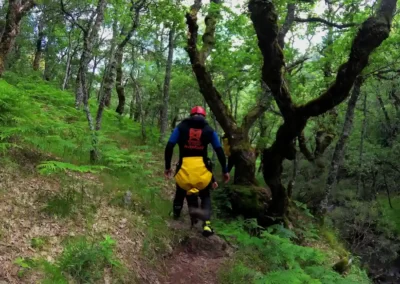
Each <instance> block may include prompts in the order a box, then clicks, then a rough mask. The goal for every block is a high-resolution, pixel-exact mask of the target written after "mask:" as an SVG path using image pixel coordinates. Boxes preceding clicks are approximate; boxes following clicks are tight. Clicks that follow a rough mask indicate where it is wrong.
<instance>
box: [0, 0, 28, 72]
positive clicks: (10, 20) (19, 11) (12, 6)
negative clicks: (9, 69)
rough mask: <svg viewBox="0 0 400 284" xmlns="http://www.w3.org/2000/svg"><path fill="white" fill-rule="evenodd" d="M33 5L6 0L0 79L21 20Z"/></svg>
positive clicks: (23, 0) (1, 41)
mask: <svg viewBox="0 0 400 284" xmlns="http://www.w3.org/2000/svg"><path fill="white" fill-rule="evenodd" d="M34 5H35V3H34V1H33V0H22V1H18V0H8V9H7V14H6V22H5V27H4V31H3V34H2V36H1V40H0V77H1V76H2V75H3V73H4V71H5V62H6V58H7V55H8V53H9V52H10V50H11V49H12V47H13V46H14V42H15V38H16V37H17V35H18V34H19V32H20V25H21V20H22V18H23V17H24V16H25V14H26V13H27V12H29V11H30V10H31V9H32V8H33V7H34Z"/></svg>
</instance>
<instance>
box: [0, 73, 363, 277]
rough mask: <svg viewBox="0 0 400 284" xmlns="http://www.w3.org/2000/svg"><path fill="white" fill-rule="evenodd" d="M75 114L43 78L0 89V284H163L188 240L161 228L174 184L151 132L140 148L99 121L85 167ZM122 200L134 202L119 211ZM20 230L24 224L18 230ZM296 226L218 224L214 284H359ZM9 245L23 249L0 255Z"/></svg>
mask: <svg viewBox="0 0 400 284" xmlns="http://www.w3.org/2000/svg"><path fill="white" fill-rule="evenodd" d="M72 106H73V96H72V95H71V94H70V93H68V92H62V91H59V90H57V89H56V88H54V87H52V86H51V85H49V84H48V83H44V82H42V81H40V79H36V78H33V77H32V78H24V81H23V82H21V80H20V79H19V78H18V76H16V75H13V74H7V76H6V77H5V80H0V120H1V126H0V135H1V136H0V137H1V138H2V141H0V148H1V149H3V150H4V156H3V159H2V169H3V170H2V171H3V174H4V176H6V177H7V179H6V180H8V182H7V183H5V182H3V183H2V184H1V186H2V187H1V188H0V210H2V211H5V212H6V211H7V210H12V209H10V208H11V207H13V206H14V207H13V208H16V209H15V210H14V211H15V212H14V211H12V213H11V215H10V213H9V216H11V218H10V219H8V220H5V219H3V220H1V223H0V252H2V253H4V255H5V256H6V257H8V259H6V262H3V266H4V267H3V271H5V270H4V269H7V271H8V272H7V273H3V274H4V275H2V274H1V273H2V272H0V279H1V277H3V278H6V277H9V278H10V279H11V278H12V279H14V281H17V282H18V283H33V282H32V280H33V279H47V280H48V281H49V282H47V283H66V281H67V280H68V281H70V282H71V281H72V283H73V281H76V282H78V283H79V282H84V281H89V280H90V281H99V283H102V282H103V281H104V282H107V279H114V280H116V279H118V280H119V281H120V282H121V283H132V282H134V281H136V282H138V283H144V282H150V283H154V281H155V279H156V278H159V279H163V278H162V276H160V273H162V272H163V269H162V268H163V266H162V265H160V264H162V263H163V258H164V257H166V256H167V255H169V254H170V253H171V251H172V250H173V247H174V246H175V245H176V244H177V242H178V241H179V240H180V239H182V238H183V235H185V234H186V235H187V232H186V230H174V229H171V228H170V227H169V226H168V222H167V220H169V216H168V215H169V210H170V207H171V205H170V201H169V200H168V199H169V198H170V197H171V193H172V192H171V184H166V183H165V182H164V181H163V180H162V179H161V178H160V176H162V159H161V155H160V152H161V151H160V148H159V147H158V146H157V145H156V143H155V141H157V135H156V131H154V130H152V129H151V128H149V129H148V131H147V134H148V140H147V141H146V143H145V144H144V143H142V142H141V139H140V133H141V131H140V128H139V126H138V125H136V124H134V123H132V121H130V120H129V119H127V118H123V119H120V118H118V117H117V116H116V115H115V114H114V113H113V112H108V111H107V112H106V113H105V115H104V120H103V127H102V131H101V132H100V133H99V147H100V152H101V160H100V161H99V163H98V165H90V164H89V161H88V158H89V154H88V153H89V150H90V138H91V137H90V135H89V133H88V127H87V122H86V120H85V117H84V115H83V113H81V112H79V111H77V110H75V109H74V108H73V107H72ZM95 109H96V107H95V105H94V104H93V105H92V110H95ZM46 161H47V162H46ZM27 188H28V189H27ZM24 189H27V190H24ZM128 190H129V191H131V192H132V197H131V201H130V202H128V203H127V204H125V202H124V200H125V199H124V196H125V194H126V192H127V191H128ZM16 204H17V205H16ZM298 214H299V216H301V215H304V216H306V211H304V212H300V211H299V213H298ZM27 219H29V220H30V222H31V223H29V225H26V224H25V226H22V225H21V223H23V222H25V221H26V220H27ZM299 219H301V220H303V222H299V224H298V228H296V229H295V230H294V232H293V231H289V230H285V229H283V228H280V227H277V228H275V230H274V231H270V232H263V233H262V238H256V237H250V236H249V234H248V233H247V231H248V230H250V231H253V232H255V231H258V230H259V229H258V228H257V227H256V226H255V225H254V223H251V222H244V221H241V220H237V221H233V222H230V223H226V222H223V221H222V220H218V221H217V222H216V227H217V230H218V232H219V234H220V235H221V236H222V237H224V238H225V239H226V240H227V241H228V242H229V243H231V244H233V245H234V246H235V247H236V248H238V250H237V252H236V253H235V255H234V257H232V258H230V260H229V261H228V262H227V263H225V265H224V267H223V269H221V271H220V274H219V279H220V282H221V283H243V282H244V281H247V282H251V283H284V282H288V283H368V280H367V278H366V276H365V273H364V272H362V271H360V270H359V269H358V268H357V267H353V268H352V270H351V271H350V274H349V275H348V276H347V278H342V277H341V276H340V275H338V274H337V273H335V272H333V271H332V269H331V268H330V267H331V266H332V264H333V263H334V261H335V260H337V259H338V253H337V252H336V251H335V250H334V249H332V248H331V247H330V246H329V245H328V244H329V242H327V241H326V240H327V239H329V238H325V237H324V236H326V235H327V234H325V235H324V234H322V233H321V232H320V231H319V230H318V229H317V228H316V227H315V226H314V225H313V223H312V221H310V219H309V218H301V217H299ZM10 220H11V221H10ZM10 228H11V229H10ZM32 228H35V230H34V231H32ZM17 232H19V233H18V237H15V236H14V234H17ZM108 236H110V237H108ZM144 236H145V237H144ZM299 236H301V238H299ZM331 239H334V238H333V237H331ZM11 241H15V244H16V245H17V246H19V247H20V248H19V249H17V248H16V246H14V245H13V246H11V247H10V246H7V244H8V243H10V242H11ZM114 241H115V243H114ZM296 242H297V243H301V244H303V245H308V247H306V246H300V245H296V244H295V243H296ZM331 243H332V242H331ZM2 244H3V245H2ZM0 255H2V254H1V253H0ZM82 259H83V260H84V261H83V260H82ZM15 260H17V261H16V263H17V264H15V263H14V264H13V262H15ZM4 263H6V265H7V266H5V265H4ZM16 267H17V268H18V267H19V272H18V269H17V270H16ZM160 267H161V268H160ZM167 269H169V268H167ZM0 270H2V269H1V267H0ZM160 277H161V278H160ZM133 279H136V280H133Z"/></svg>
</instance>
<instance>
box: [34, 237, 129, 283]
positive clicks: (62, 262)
mask: <svg viewBox="0 0 400 284" xmlns="http://www.w3.org/2000/svg"><path fill="white" fill-rule="evenodd" d="M114 246H115V241H114V240H113V239H112V238H111V237H110V236H105V237H104V239H103V240H102V241H99V242H93V241H89V240H88V239H87V238H86V237H79V238H75V239H72V240H69V241H68V242H67V244H66V246H65V248H64V251H63V253H62V254H61V256H60V257H59V259H58V260H57V261H56V263H54V264H51V263H49V262H47V261H43V262H42V263H41V267H42V269H43V271H44V273H45V276H46V278H45V280H44V281H45V282H44V283H68V282H67V281H66V279H65V277H64V276H63V274H67V275H68V276H70V277H72V278H73V279H74V280H75V281H77V282H78V283H94V282H96V281H97V280H99V279H101V278H102V276H103V274H104V269H105V268H106V267H109V268H110V269H111V270H112V271H113V272H114V273H116V275H118V274H121V275H122V273H123V266H122V264H121V263H120V262H119V261H118V260H117V259H116V258H115V256H114V252H113V249H114ZM55 280H58V281H61V282H52V281H55Z"/></svg>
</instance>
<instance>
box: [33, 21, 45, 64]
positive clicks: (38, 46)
mask: <svg viewBox="0 0 400 284" xmlns="http://www.w3.org/2000/svg"><path fill="white" fill-rule="evenodd" d="M43 26H44V15H42V17H41V19H40V21H39V24H38V37H37V39H36V51H35V58H34V59H33V64H32V67H33V70H35V71H38V70H39V67H40V60H41V59H42V54H43V39H44V32H43V28H44V27H43Z"/></svg>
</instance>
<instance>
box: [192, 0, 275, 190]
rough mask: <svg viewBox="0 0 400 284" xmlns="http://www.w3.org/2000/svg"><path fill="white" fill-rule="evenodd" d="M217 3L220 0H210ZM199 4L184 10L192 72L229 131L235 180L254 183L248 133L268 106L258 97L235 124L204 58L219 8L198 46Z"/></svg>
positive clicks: (210, 17) (210, 45)
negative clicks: (199, 47)
mask: <svg viewBox="0 0 400 284" xmlns="http://www.w3.org/2000/svg"><path fill="white" fill-rule="evenodd" d="M212 2H213V4H214V5H215V4H219V1H212ZM200 7H201V1H200V0H196V1H195V3H194V5H193V6H192V7H191V10H190V12H189V13H187V14H186V23H187V26H188V30H189V37H188V41H187V47H186V51H187V53H188V55H189V58H190V62H191V65H192V69H193V72H194V74H195V76H196V79H197V82H198V85H199V88H200V92H201V93H202V95H203V97H204V99H205V101H206V102H207V104H208V106H209V107H210V109H211V111H212V112H213V113H214V115H215V118H216V119H217V121H218V123H219V124H220V125H221V127H222V129H223V130H224V132H225V133H227V134H228V139H229V143H230V146H231V154H232V157H233V158H234V161H235V162H234V164H235V178H234V180H235V183H236V184H243V185H249V184H256V183H257V182H256V180H255V157H254V152H253V151H252V150H251V147H250V142H249V137H248V133H249V130H250V128H251V126H252V125H253V124H254V122H255V121H256V120H257V118H258V117H260V116H261V115H262V114H263V113H264V112H265V110H266V109H267V104H266V103H265V101H263V100H262V101H260V102H259V104H258V105H256V106H255V107H253V109H251V110H250V111H249V112H248V114H247V115H246V116H245V118H244V119H243V124H242V125H241V126H238V125H237V122H236V120H235V119H234V117H233V116H232V112H231V111H229V108H228V107H227V105H226V104H225V103H224V102H223V100H222V96H221V94H220V93H219V92H218V90H217V89H216V88H215V86H214V84H213V81H212V78H211V75H210V73H209V72H208V71H207V69H206V66H205V61H206V59H207V57H208V55H209V54H210V52H211V50H212V48H213V46H214V44H215V35H214V33H215V26H216V20H217V17H218V14H219V13H218V10H217V11H216V9H215V8H214V9H212V12H210V13H209V14H208V15H207V16H206V18H205V24H206V30H205V33H204V35H203V37H202V41H203V46H202V48H201V50H199V49H198V48H197V36H198V29H199V27H198V24H197V13H198V11H199V9H200Z"/></svg>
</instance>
